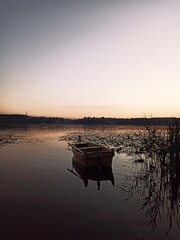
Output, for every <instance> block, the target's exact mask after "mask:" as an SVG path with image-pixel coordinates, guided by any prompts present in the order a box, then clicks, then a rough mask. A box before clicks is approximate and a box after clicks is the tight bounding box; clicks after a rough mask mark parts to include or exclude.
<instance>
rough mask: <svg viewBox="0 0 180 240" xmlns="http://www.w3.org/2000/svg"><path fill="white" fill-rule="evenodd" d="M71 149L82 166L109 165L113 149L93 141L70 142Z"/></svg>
mask: <svg viewBox="0 0 180 240" xmlns="http://www.w3.org/2000/svg"><path fill="white" fill-rule="evenodd" d="M71 147H72V151H73V154H74V156H75V157H76V159H77V161H78V163H79V164H81V165H83V166H89V167H92V166H110V165H111V163H112V158H113V156H114V151H113V150H110V149H107V148H105V147H102V146H99V145H96V144H93V143H82V144H81V143H80V144H72V145H71Z"/></svg>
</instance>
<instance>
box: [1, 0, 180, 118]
mask: <svg viewBox="0 0 180 240" xmlns="http://www.w3.org/2000/svg"><path fill="white" fill-rule="evenodd" d="M179 13H180V1H179V0H119V1H118V0H44V1H43V0H41V1H39V0H0V56H1V57H0V113H8V114H9V113H19V114H25V113H26V111H27V113H28V115H31V116H57V117H69V118H79V117H80V118H81V117H85V116H86V117H87V116H90V117H102V116H104V117H120V118H121V117H123V118H130V117H143V116H144V115H146V116H153V117H180V14H179Z"/></svg>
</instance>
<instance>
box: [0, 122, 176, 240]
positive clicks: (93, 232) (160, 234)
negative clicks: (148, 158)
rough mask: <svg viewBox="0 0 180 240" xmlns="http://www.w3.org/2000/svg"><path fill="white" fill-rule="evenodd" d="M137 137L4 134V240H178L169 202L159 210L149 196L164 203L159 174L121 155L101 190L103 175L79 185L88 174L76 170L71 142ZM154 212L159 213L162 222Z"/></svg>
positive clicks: (90, 131)
mask: <svg viewBox="0 0 180 240" xmlns="http://www.w3.org/2000/svg"><path fill="white" fill-rule="evenodd" d="M133 131H134V128H131V127H128V128H127V127H123V126H60V125H59V126H56V125H53V126H49V125H44V126H26V127H24V128H23V127H19V128H17V127H16V128H1V129H0V182H1V184H0V209H1V210H0V224H1V231H0V237H1V239H8V240H9V239H33V240H34V239H127V240H134V239H147V240H151V239H167V240H176V239H178V237H179V228H178V225H177V221H176V219H173V217H172V219H170V218H169V217H168V216H170V215H168V209H167V210H166V209H164V211H162V210H161V208H162V204H163V201H159V202H158V203H159V205H156V206H154V205H153V206H151V202H148V198H147V196H148V193H149V194H151V195H152V196H154V197H156V196H157V192H159V189H158V174H157V173H158V170H157V169H156V170H153V168H152V169H151V168H148V167H146V165H145V164H144V163H139V162H138V161H135V160H138V159H137V158H136V157H135V156H133V155H129V154H128V153H126V152H120V153H117V152H116V154H115V156H114V157H113V162H112V169H111V171H112V172H111V171H108V172H106V173H105V172H104V175H103V174H102V175H101V177H102V178H101V181H100V189H99V190H98V185H97V179H98V178H97V177H98V176H97V174H96V173H94V172H93V173H92V172H90V173H87V172H86V175H84V176H86V180H87V182H88V184H85V182H84V181H83V179H82V178H80V177H78V176H81V175H80V174H84V173H82V172H81V169H78V170H77V169H76V168H75V167H74V166H73V154H72V151H71V149H70V148H69V146H68V141H69V140H72V139H75V138H76V137H77V136H78V135H79V134H81V135H82V137H89V139H96V140H97V139H99V140H98V141H100V140H101V139H109V141H110V140H112V139H116V141H117V139H118V141H119V142H120V141H123V142H125V141H126V138H125V136H126V134H127V133H128V134H131V133H132V132H133ZM114 141H115V140H114ZM68 169H71V170H72V171H73V172H74V173H75V174H73V173H72V172H70V171H68ZM88 174H89V175H88ZM112 177H113V179H114V184H113V182H112ZM155 180H157V181H155ZM87 182H86V183H87ZM155 184H156V185H155ZM149 186H151V187H149ZM152 187H153V188H152ZM169 189H170V190H171V189H174V188H171V186H169V187H168V190H169ZM163 191H164V192H163V194H164V196H167V194H168V191H167V190H166V189H165V188H164V190H163ZM178 191H179V189H178V188H177V192H178ZM145 199H146V206H145V207H144V208H143V206H144V201H145ZM151 200H152V199H151ZM161 200H162V199H161ZM174 206H175V207H176V208H179V205H174ZM146 207H147V208H148V209H149V211H151V210H153V208H151V207H154V208H155V207H156V208H158V210H159V214H158V215H157V218H153V217H152V215H148V211H146ZM153 216H154V215H153ZM149 217H152V218H151V219H150V220H151V221H149ZM154 220H155V222H156V227H154V225H153V223H154ZM169 221H172V223H173V224H172V226H171V228H170V229H169ZM147 222H148V223H149V224H147Z"/></svg>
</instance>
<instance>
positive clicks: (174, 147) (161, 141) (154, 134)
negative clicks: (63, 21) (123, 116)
mask: <svg viewBox="0 0 180 240" xmlns="http://www.w3.org/2000/svg"><path fill="white" fill-rule="evenodd" d="M135 136H136V140H137V143H138V144H136V149H137V147H138V149H141V150H142V151H143V152H144V153H145V154H148V156H150V157H154V156H158V157H159V159H160V160H161V161H164V162H165V161H166V160H167V159H168V160H169V161H180V160H179V159H180V124H179V120H176V121H175V122H174V123H173V124H171V125H169V126H167V127H165V128H162V127H161V128H160V127H157V126H153V125H147V126H145V131H143V132H138V133H135Z"/></svg>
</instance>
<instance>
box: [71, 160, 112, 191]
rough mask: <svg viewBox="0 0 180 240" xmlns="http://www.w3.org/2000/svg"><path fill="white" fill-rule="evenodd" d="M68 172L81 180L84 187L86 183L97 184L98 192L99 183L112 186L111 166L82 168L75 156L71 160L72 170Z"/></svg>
mask: <svg viewBox="0 0 180 240" xmlns="http://www.w3.org/2000/svg"><path fill="white" fill-rule="evenodd" d="M68 171H70V172H71V173H73V174H74V175H75V176H77V177H78V178H80V179H82V181H83V182H84V186H85V187H87V186H88V181H89V180H91V181H95V182H97V190H100V184H101V181H110V182H111V183H112V185H113V186H114V176H113V172H112V166H111V165H109V166H91V167H89V166H84V165H82V164H80V163H79V159H78V158H77V157H75V156H73V158H72V169H69V168H68Z"/></svg>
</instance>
